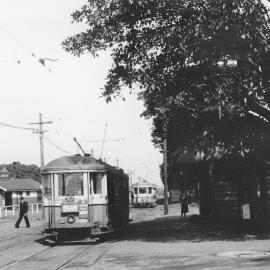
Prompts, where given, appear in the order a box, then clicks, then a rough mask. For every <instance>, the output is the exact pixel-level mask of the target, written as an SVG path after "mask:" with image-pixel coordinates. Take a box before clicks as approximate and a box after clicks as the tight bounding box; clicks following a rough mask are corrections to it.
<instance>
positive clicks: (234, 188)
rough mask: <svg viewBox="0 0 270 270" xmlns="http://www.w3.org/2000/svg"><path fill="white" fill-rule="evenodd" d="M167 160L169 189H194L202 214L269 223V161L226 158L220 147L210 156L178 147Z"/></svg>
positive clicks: (252, 155)
mask: <svg viewBox="0 0 270 270" xmlns="http://www.w3.org/2000/svg"><path fill="white" fill-rule="evenodd" d="M169 160H170V170H169V181H168V182H169V183H168V184H169V190H180V191H181V192H186V191H187V190H188V189H190V188H194V189H195V190H197V192H198V197H199V203H200V213H201V215H209V216H211V217H213V218H215V220H218V219H219V220H223V221H224V220H228V221H232V220H234V221H236V222H239V221H241V220H245V219H248V220H250V221H252V222H254V223H256V224H266V223H267V222H269V221H270V162H269V160H270V158H268V157H266V156H259V155H255V154H249V155H246V156H245V157H234V158H233V157H225V155H224V154H223V152H222V150H221V149H219V148H216V149H215V151H213V152H212V155H211V156H210V155H206V154H205V153H204V152H202V151H201V152H199V151H197V152H196V151H194V152H192V151H190V150H189V151H188V150H183V149H182V148H179V149H176V150H175V151H173V152H171V153H170V154H169Z"/></svg>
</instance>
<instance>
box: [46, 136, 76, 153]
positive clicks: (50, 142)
mask: <svg viewBox="0 0 270 270" xmlns="http://www.w3.org/2000/svg"><path fill="white" fill-rule="evenodd" d="M44 138H45V140H46V141H47V142H48V143H49V144H51V145H52V146H54V147H55V148H57V149H58V150H60V151H62V152H64V153H66V154H68V155H72V154H71V153H69V152H68V151H66V150H64V149H63V148H61V147H60V146H58V145H57V144H55V143H54V142H52V141H51V140H50V139H48V138H47V136H44Z"/></svg>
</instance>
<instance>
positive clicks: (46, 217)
mask: <svg viewBox="0 0 270 270" xmlns="http://www.w3.org/2000/svg"><path fill="white" fill-rule="evenodd" d="M53 178H54V177H53V174H46V175H44V176H43V196H42V204H43V207H42V219H43V221H44V222H45V223H47V224H51V223H52V219H53V216H52V205H53V202H54V200H53V189H52V186H53Z"/></svg>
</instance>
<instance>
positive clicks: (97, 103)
mask: <svg viewBox="0 0 270 270" xmlns="http://www.w3.org/2000/svg"><path fill="white" fill-rule="evenodd" d="M84 3H85V1H82V0H0V36H1V42H0V94H1V99H0V100H1V102H0V123H5V124H9V125H15V126H19V127H23V128H32V127H34V128H37V126H32V125H29V123H33V122H38V120H39V118H38V117H39V113H42V117H43V120H44V121H53V123H52V124H47V125H44V129H45V130H46V131H47V132H46V133H45V140H44V148H45V164H46V163H48V162H50V161H51V160H53V159H56V158H59V157H61V156H64V155H68V154H76V153H78V147H77V145H76V144H75V143H74V141H73V138H74V137H76V138H77V140H78V141H79V142H80V143H81V145H82V147H83V148H84V150H85V152H90V151H91V148H93V151H94V156H95V157H97V158H100V156H101V149H102V140H103V137H104V133H105V142H104V147H103V153H102V157H103V158H106V161H107V162H108V163H110V164H111V165H117V162H118V165H119V166H120V167H121V168H123V169H124V170H125V171H126V172H128V170H130V171H133V175H132V181H133V182H135V181H137V180H138V177H142V178H146V179H147V180H148V181H150V182H152V183H155V184H157V185H159V186H161V180H160V172H159V165H160V164H161V162H162V155H161V154H160V152H159V150H158V149H156V148H155V147H154V146H153V143H152V142H151V134H150V133H151V120H146V119H144V118H142V117H140V114H141V113H142V112H143V110H144V107H143V104H142V102H140V101H138V100H137V98H136V95H128V94H127V95H126V96H125V97H126V101H122V100H121V99H116V100H114V101H113V102H111V103H109V104H107V103H106V102H105V99H104V98H102V97H101V91H102V90H101V88H102V87H103V86H104V84H105V78H106V74H107V72H108V69H109V68H110V66H111V64H112V60H111V58H110V54H109V52H102V53H100V57H98V58H93V57H92V55H90V54H88V55H87V54H86V55H83V56H81V57H80V58H78V57H74V56H72V55H71V54H68V53H67V52H65V51H64V50H63V49H62V47H61V42H62V41H63V40H64V39H65V38H66V37H67V36H70V35H73V34H75V33H78V32H79V31H80V30H81V29H83V28H84V26H83V25H78V24H71V16H70V14H71V13H72V11H75V10H76V9H79V8H80V7H81V6H82V4H84ZM40 58H50V59H52V60H55V61H46V62H45V64H46V66H43V65H42V64H41V63H40V62H39V59H40ZM56 59H57V60H56ZM106 123H107V128H105V126H106ZM105 131H106V132H105ZM91 141H95V142H91ZM13 161H19V162H21V163H23V164H36V165H38V166H39V165H40V149H39V137H38V136H37V134H36V133H33V132H32V131H31V130H27V129H16V128H10V127H5V126H1V125H0V164H3V163H4V164H8V163H11V162H13Z"/></svg>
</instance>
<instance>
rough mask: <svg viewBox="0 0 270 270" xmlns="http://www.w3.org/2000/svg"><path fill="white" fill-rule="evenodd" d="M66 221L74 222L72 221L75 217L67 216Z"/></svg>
mask: <svg viewBox="0 0 270 270" xmlns="http://www.w3.org/2000/svg"><path fill="white" fill-rule="evenodd" d="M67 222H68V223H69V224H72V223H74V222H75V217H74V216H73V215H69V216H67Z"/></svg>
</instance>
